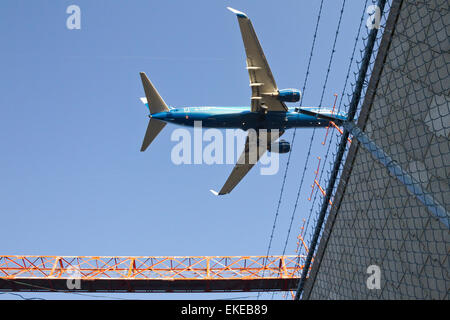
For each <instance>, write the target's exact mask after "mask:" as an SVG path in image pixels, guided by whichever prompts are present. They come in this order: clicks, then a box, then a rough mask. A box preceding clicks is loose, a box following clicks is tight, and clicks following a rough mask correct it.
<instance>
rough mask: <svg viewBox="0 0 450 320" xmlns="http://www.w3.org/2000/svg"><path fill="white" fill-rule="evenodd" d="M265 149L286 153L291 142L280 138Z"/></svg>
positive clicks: (289, 149) (289, 148)
mask: <svg viewBox="0 0 450 320" xmlns="http://www.w3.org/2000/svg"><path fill="white" fill-rule="evenodd" d="M267 150H268V151H270V152H276V153H288V152H289V151H291V144H290V143H289V142H287V141H286V140H283V139H280V140H279V141H277V142H274V143H272V144H270V145H269V146H268V147H267Z"/></svg>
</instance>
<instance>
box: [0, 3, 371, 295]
mask: <svg viewBox="0 0 450 320" xmlns="http://www.w3.org/2000/svg"><path fill="white" fill-rule="evenodd" d="M319 3H320V1H306V0H302V1H300V0H291V1H266V0H264V1H261V0H258V1H256V0H255V1H250V0H247V1H237V0H236V1H207V0H205V1H181V0H180V1H153V0H150V1H149V0H147V1H127V2H124V1H109V0H108V1H107V0H95V1H92V0H90V1H87V0H72V1H50V0H47V1H43V0H39V1H18V0H4V1H1V3H0V39H1V42H2V45H1V47H2V50H1V51H0V70H1V76H0V108H1V116H0V136H1V157H0V199H1V201H0V212H1V216H2V232H1V233H0V243H1V246H0V247H1V254H30V255H179V256H182V255H265V254H266V251H267V245H268V241H269V235H270V232H271V228H272V224H273V220H274V214H275V210H276V205H277V202H278V198H279V193H280V187H281V183H282V178H283V172H284V168H285V165H286V159H287V155H281V167H280V171H279V173H278V174H277V175H274V176H261V175H260V174H259V168H258V166H256V167H255V168H254V169H253V170H252V171H251V172H250V173H249V174H248V176H247V177H246V178H245V179H244V180H243V181H242V182H241V184H240V185H238V187H237V188H236V189H235V190H234V191H233V192H232V193H231V194H230V195H228V196H224V197H220V198H218V197H215V196H213V195H212V194H211V193H210V192H209V191H208V190H209V189H211V188H212V189H218V188H220V187H221V186H222V185H223V183H224V182H225V180H226V178H227V177H228V174H229V173H230V171H231V170H232V167H233V166H232V165H212V166H211V165H180V166H176V165H174V164H172V162H171V159H170V151H171V149H172V147H173V146H174V145H175V142H171V141H170V134H171V132H172V130H173V129H175V128H176V127H175V126H173V125H168V126H166V128H165V129H164V130H163V132H162V133H161V134H160V135H159V136H158V137H157V139H156V140H155V141H154V143H153V144H152V145H151V146H150V148H149V149H148V150H147V152H145V153H141V152H139V148H140V145H141V142H142V138H143V136H144V132H145V128H146V126H147V121H148V118H147V113H148V112H147V109H146V108H145V106H143V105H142V104H141V102H140V101H139V97H142V96H144V93H143V89H142V86H141V82H140V78H139V74H138V73H139V72H140V71H145V72H146V73H147V75H148V76H149V78H150V79H151V80H152V81H153V83H154V84H155V86H156V87H157V89H158V90H159V92H160V94H161V95H162V97H163V98H164V99H165V101H166V102H167V103H168V104H169V105H172V106H204V105H225V106H226V105H230V106H236V105H249V103H250V88H249V86H248V81H249V80H248V74H247V71H246V69H245V52H244V48H243V44H242V40H241V35H240V32H239V27H238V24H237V21H236V18H235V16H234V15H233V14H232V13H231V12H229V11H228V10H226V6H231V7H234V8H236V9H238V10H241V11H243V12H245V13H247V14H248V16H249V17H250V18H251V19H252V22H253V25H254V27H255V30H256V33H257V35H258V37H259V40H260V42H261V45H262V47H263V49H264V51H265V55H266V57H267V60H268V62H269V64H270V66H271V69H272V72H273V74H274V77H275V79H276V81H277V84H278V86H279V87H280V88H286V87H287V88H290V87H294V88H300V87H301V86H302V85H303V80H304V77H305V71H306V66H307V61H308V56H309V53H310V49H311V43H312V37H313V31H314V28H315V23H316V17H317V12H318V8H319ZM71 4H76V5H79V6H80V8H81V30H68V29H67V28H66V19H67V17H68V14H66V8H67V7H68V6H69V5H71ZM341 4H342V2H341V1H335V0H326V1H325V4H324V8H323V16H322V20H321V24H320V26H319V31H318V38H317V43H316V50H315V55H314V57H313V61H312V66H311V75H310V80H309V83H308V87H307V90H306V92H305V96H304V100H303V105H304V106H317V104H318V102H319V100H320V96H321V92H322V86H323V82H324V77H325V71H326V68H327V65H328V59H329V55H330V50H331V46H332V43H333V38H334V32H335V29H336V25H337V20H338V17H339V10H340V7H341ZM362 6H363V1H357V0H347V5H346V10H345V12H344V17H343V21H342V26H341V33H340V35H339V38H338V44H337V47H336V54H335V58H334V64H333V66H332V70H331V74H330V78H329V81H328V86H327V88H326V91H325V96H324V103H323V105H324V106H330V105H332V102H333V99H334V98H333V94H334V93H335V92H337V93H339V94H340V93H341V91H342V87H343V83H344V80H345V75H346V71H347V66H348V62H349V59H350V53H351V50H352V47H353V42H354V38H355V36H356V31H357V26H358V24H359V19H360V15H361V12H362V10H363V7H362ZM344 101H346V100H344ZM324 134H325V131H324V130H323V129H322V130H318V131H317V132H316V137H317V139H316V140H315V143H314V145H313V151H312V155H313V156H314V157H316V156H318V155H323V153H324V152H325V149H326V148H325V147H323V146H322V145H321V144H320V141H321V140H322V139H323V137H324ZM291 136H292V132H288V133H287V134H286V135H285V137H286V138H285V139H287V140H289V141H290V139H291ZM310 136H311V130H307V129H301V130H298V131H297V139H296V143H295V145H294V149H293V153H292V158H291V166H290V168H289V175H288V179H287V182H286V187H285V193H284V196H283V202H282V205H281V208H280V216H279V220H278V223H277V226H276V231H275V237H274V240H273V241H274V242H273V245H272V250H271V253H272V254H281V252H282V249H283V245H284V242H285V239H286V232H287V228H288V224H289V219H290V216H291V213H292V208H293V204H294V201H295V196H296V193H297V187H298V183H299V177H300V175H301V172H302V169H303V166H304V161H305V158H306V156H305V154H306V152H307V148H308V144H309V140H310ZM316 166H317V162H316V160H315V159H314V160H313V161H311V162H310V169H309V170H308V176H307V177H306V183H305V185H304V187H303V194H302V196H301V198H300V199H301V200H300V205H299V208H298V210H297V212H296V215H295V221H294V230H293V234H292V236H291V239H290V242H289V246H288V250H287V252H286V254H295V252H294V251H295V247H296V244H295V242H296V239H295V237H296V236H297V234H298V230H299V228H300V225H301V219H302V218H305V217H306V216H307V215H308V214H309V208H310V202H308V201H307V198H308V195H309V193H310V190H311V189H310V185H311V183H312V181H313V171H314V170H315V168H316ZM255 169H256V170H255ZM23 295H24V296H26V297H31V296H32V297H36V296H39V297H44V298H62V299H67V298H78V296H75V295H68V294H32V293H24V294H23ZM7 296H8V297H7ZM111 296H115V297H125V298H139V299H148V298H150V299H155V298H156V299H157V298H205V299H219V298H224V297H240V296H256V294H255V293H251V294H247V293H236V294H194V295H182V294H162V295H158V294H146V295H143V294H133V295H111ZM0 298H15V297H12V296H10V295H2V296H0Z"/></svg>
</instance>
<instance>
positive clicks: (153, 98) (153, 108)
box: [140, 72, 169, 151]
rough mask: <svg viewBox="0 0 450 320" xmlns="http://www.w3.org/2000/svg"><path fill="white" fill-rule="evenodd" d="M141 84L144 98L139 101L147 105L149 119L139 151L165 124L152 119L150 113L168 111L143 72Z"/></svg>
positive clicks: (145, 146) (148, 143) (147, 144)
mask: <svg viewBox="0 0 450 320" xmlns="http://www.w3.org/2000/svg"><path fill="white" fill-rule="evenodd" d="M140 75H141V80H142V85H143V87H144V91H145V96H146V98H141V101H142V102H143V103H144V104H146V105H147V106H148V109H149V110H150V121H149V122H148V126H147V131H146V132H145V136H144V141H143V142H142V146H141V151H145V150H146V149H147V148H148V146H149V145H150V143H152V141H153V140H154V139H155V138H156V136H157V135H158V134H159V133H160V132H161V130H162V129H163V128H164V127H165V126H166V123H165V122H164V121H161V120H158V119H154V118H152V117H151V115H152V114H155V113H159V112H164V111H169V108H168V107H167V105H166V103H165V102H164V100H163V99H162V98H161V96H160V95H159V93H158V91H156V89H155V87H154V86H153V84H152V83H151V82H150V80H149V79H148V78H147V76H146V74H145V73H144V72H141V73H140Z"/></svg>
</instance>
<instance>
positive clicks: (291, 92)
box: [277, 89, 301, 102]
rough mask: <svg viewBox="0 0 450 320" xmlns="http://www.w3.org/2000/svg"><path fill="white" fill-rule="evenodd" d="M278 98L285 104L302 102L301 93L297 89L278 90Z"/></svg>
mask: <svg viewBox="0 0 450 320" xmlns="http://www.w3.org/2000/svg"><path fill="white" fill-rule="evenodd" d="M277 98H278V100H280V101H284V102H297V101H300V98H301V93H300V90H297V89H282V90H278V95H277Z"/></svg>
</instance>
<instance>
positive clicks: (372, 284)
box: [303, 0, 450, 299]
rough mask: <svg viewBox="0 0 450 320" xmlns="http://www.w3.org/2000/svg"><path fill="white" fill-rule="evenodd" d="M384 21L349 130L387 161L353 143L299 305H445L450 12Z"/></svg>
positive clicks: (409, 5)
mask: <svg viewBox="0 0 450 320" xmlns="http://www.w3.org/2000/svg"><path fill="white" fill-rule="evenodd" d="M383 16H384V19H383V20H382V21H381V28H382V30H380V32H379V33H378V36H377V39H376V45H375V49H374V53H373V58H372V60H371V64H370V67H369V72H368V75H370V81H369V82H368V83H367V85H366V86H365V87H364V89H363V97H364V100H363V101H362V103H361V104H362V106H361V108H360V111H359V118H358V124H357V127H358V128H359V129H361V130H362V132H363V134H364V135H365V137H367V138H368V139H369V141H370V142H372V143H374V144H375V145H376V147H377V148H378V149H379V151H381V152H383V153H384V154H386V155H387V156H388V157H390V158H389V159H390V160H389V161H388V162H386V161H384V164H383V160H386V159H380V157H379V153H378V154H377V153H374V152H371V151H370V150H369V149H368V148H367V145H365V144H364V143H362V142H360V141H358V139H356V137H354V136H351V138H352V140H353V141H352V144H351V147H350V149H349V151H348V154H347V157H346V160H345V165H344V166H343V167H342V168H341V171H340V175H339V176H340V181H339V183H338V184H336V186H335V191H334V193H333V194H334V198H333V205H332V206H331V209H330V210H329V213H328V215H327V218H326V223H325V227H324V228H323V232H322V236H321V240H320V245H319V248H318V251H317V252H316V256H315V258H314V261H313V267H312V271H311V272H310V275H309V278H308V280H307V281H306V285H305V290H304V292H303V299H449V298H450V295H449V290H450V259H449V257H448V256H449V252H450V234H449V220H448V219H449V216H448V212H449V210H450V179H449V177H450V142H449V137H450V77H449V65H450V40H449V39H450V12H449V3H448V1H447V0H430V1H419V0H416V1H413V0H393V1H392V3H389V4H388V5H387V6H386V7H385V13H384V14H383ZM372 151H373V150H372ZM391 160H392V161H391ZM393 168H395V169H393ZM408 179H409V180H408ZM424 199H425V200H424ZM313 225H314V223H313Z"/></svg>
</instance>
